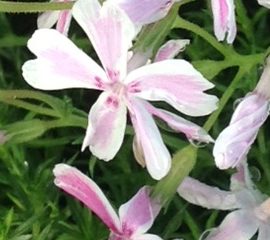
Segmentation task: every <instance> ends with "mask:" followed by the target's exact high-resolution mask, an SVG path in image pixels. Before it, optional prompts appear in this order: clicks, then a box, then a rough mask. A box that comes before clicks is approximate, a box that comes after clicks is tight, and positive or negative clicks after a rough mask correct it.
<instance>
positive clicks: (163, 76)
mask: <svg viewBox="0 0 270 240" xmlns="http://www.w3.org/2000/svg"><path fill="white" fill-rule="evenodd" d="M125 81H126V83H128V87H129V91H130V92H131V93H132V92H133V93H134V94H135V95H136V96H138V97H141V98H144V99H147V100H152V101H166V102H167V103H169V104H170V105H172V106H173V107H174V108H176V109H177V110H178V111H181V112H183V113H185V114H187V115H191V116H203V115H207V114H209V113H211V112H213V111H214V110H215V109H216V108H217V101H218V99H217V97H215V96H213V95H209V94H206V93H204V92H203V91H205V90H207V89H210V88H213V87H214V85H213V84H212V83H210V82H209V81H207V80H206V79H205V78H204V77H203V76H202V75H201V74H200V73H199V72H198V71H197V70H196V69H194V68H193V66H192V65H191V64H190V63H188V62H187V61H185V60H164V61H161V62H157V63H153V64H150V65H147V66H143V67H141V68H138V69H136V70H134V71H132V72H130V73H129V75H128V76H127V78H126V80H125Z"/></svg>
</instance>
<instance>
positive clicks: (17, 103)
mask: <svg viewBox="0 0 270 240" xmlns="http://www.w3.org/2000/svg"><path fill="white" fill-rule="evenodd" d="M0 101H1V102H4V103H7V104H10V105H13V106H15V107H18V108H23V109H26V110H28V111H32V112H35V113H38V114H42V115H47V116H50V117H59V114H58V113H56V112H55V111H54V110H51V109H49V108H45V107H40V106H37V105H34V104H31V103H28V102H25V101H22V100H16V99H13V100H12V99H0Z"/></svg>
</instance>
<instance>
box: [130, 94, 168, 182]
mask: <svg viewBox="0 0 270 240" xmlns="http://www.w3.org/2000/svg"><path fill="white" fill-rule="evenodd" d="M143 102H144V101H143V100H140V99H135V98H130V105H129V106H128V107H129V110H130V116H131V121H132V124H133V127H134V130H135V133H136V140H137V141H138V144H140V146H141V149H142V151H143V153H142V154H143V156H144V159H145V163H146V167H147V170H148V172H149V173H150V175H151V176H152V177H153V178H154V179H157V180H159V179H161V178H163V177H164V176H165V175H166V174H167V173H168V171H169V169H170V167H171V156H170V153H169V151H168V149H167V148H166V146H165V145H164V143H163V141H162V138H161V135H160V132H159V131H158V128H157V126H156V124H155V122H154V120H153V118H152V116H151V115H150V114H149V113H148V111H147V110H146V109H145V107H144V104H143Z"/></svg>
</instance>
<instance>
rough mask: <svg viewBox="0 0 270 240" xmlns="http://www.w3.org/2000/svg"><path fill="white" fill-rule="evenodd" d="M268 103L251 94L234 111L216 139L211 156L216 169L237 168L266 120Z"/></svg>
mask: <svg viewBox="0 0 270 240" xmlns="http://www.w3.org/2000/svg"><path fill="white" fill-rule="evenodd" d="M268 111H269V102H268V101H267V100H266V99H264V98H262V97H260V96H258V95H256V94H251V95H248V96H247V97H245V98H244V100H243V101H242V102H241V103H240V104H239V105H238V107H237V109H236V110H235V112H234V114H233V116H232V119H231V122H230V125H229V126H228V127H227V128H225V129H224V130H223V131H222V132H221V133H220V135H219V136H218V138H217V139H216V142H215V146H214V149H213V155H214V157H215V162H216V165H217V167H218V168H220V169H227V168H229V167H235V166H237V165H238V164H239V163H240V162H241V161H242V160H243V159H245V157H246V155H247V153H248V151H249V149H250V146H251V145H252V143H253V142H254V141H255V139H256V136H257V133H258V131H259V128H260V127H261V126H262V124H263V123H264V122H265V120H266V119H267V117H268V115H269V113H268Z"/></svg>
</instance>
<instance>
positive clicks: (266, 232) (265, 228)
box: [257, 222, 270, 240]
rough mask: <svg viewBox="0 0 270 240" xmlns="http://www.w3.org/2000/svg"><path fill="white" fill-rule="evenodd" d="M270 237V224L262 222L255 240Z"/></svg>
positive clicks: (265, 239) (267, 239)
mask: <svg viewBox="0 0 270 240" xmlns="http://www.w3.org/2000/svg"><path fill="white" fill-rule="evenodd" d="M269 237H270V224H269V222H268V223H264V224H261V225H260V227H259V235H258V239H257V240H269Z"/></svg>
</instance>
